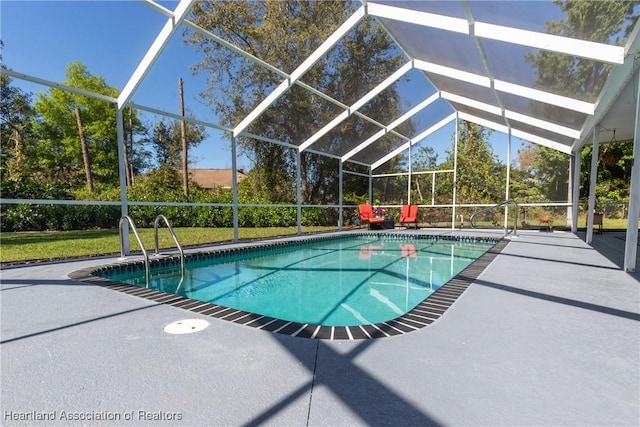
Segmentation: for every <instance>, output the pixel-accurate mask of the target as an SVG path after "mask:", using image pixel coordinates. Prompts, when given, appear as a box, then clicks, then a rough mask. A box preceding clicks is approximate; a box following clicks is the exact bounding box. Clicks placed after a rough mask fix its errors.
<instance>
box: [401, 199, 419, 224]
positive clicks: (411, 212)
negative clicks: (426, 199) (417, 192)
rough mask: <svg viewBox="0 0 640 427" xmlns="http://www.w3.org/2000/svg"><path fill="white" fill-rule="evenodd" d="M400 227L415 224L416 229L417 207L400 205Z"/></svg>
mask: <svg viewBox="0 0 640 427" xmlns="http://www.w3.org/2000/svg"><path fill="white" fill-rule="evenodd" d="M399 222H400V225H401V226H402V225H403V224H415V226H416V230H417V229H418V205H402V208H401V210H400V221H399Z"/></svg>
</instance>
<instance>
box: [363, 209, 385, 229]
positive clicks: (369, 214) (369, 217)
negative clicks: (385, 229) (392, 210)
mask: <svg viewBox="0 0 640 427" xmlns="http://www.w3.org/2000/svg"><path fill="white" fill-rule="evenodd" d="M358 213H359V214H360V224H364V223H366V224H367V225H368V228H369V230H370V229H371V224H381V223H382V221H384V218H376V217H375V216H374V215H373V207H371V205H369V204H365V205H358Z"/></svg>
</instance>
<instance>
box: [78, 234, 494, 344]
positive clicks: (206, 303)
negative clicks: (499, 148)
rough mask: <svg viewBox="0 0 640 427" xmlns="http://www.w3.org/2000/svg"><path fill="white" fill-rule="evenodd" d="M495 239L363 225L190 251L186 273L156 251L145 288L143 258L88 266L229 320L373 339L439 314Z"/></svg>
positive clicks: (109, 278) (115, 281)
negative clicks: (357, 229)
mask: <svg viewBox="0 0 640 427" xmlns="http://www.w3.org/2000/svg"><path fill="white" fill-rule="evenodd" d="M495 244H496V240H492V239H473V238H450V237H448V238H442V237H435V236H416V235H402V234H388V235H385V234H371V233H363V234H361V235H347V236H341V237H332V238H309V239H304V240H302V241H296V242H289V243H288V244H282V243H272V244H265V245H262V246H259V247H249V248H236V249H234V250H219V251H213V252H209V253H198V254H192V255H191V256H189V259H188V262H187V265H186V269H185V273H184V276H182V275H181V274H180V268H179V261H177V260H176V259H175V257H174V258H170V259H164V260H154V262H153V263H152V264H153V266H154V267H153V269H152V273H151V280H150V284H149V286H148V287H147V285H146V280H145V274H144V268H142V265H141V264H137V265H131V264H125V265H117V264H116V265H111V266H106V268H100V269H94V270H93V271H90V272H84V273H85V274H84V275H85V276H92V277H94V278H96V276H97V278H98V279H103V281H105V282H108V284H110V285H111V286H118V285H119V286H120V287H121V288H122V286H124V287H125V288H132V287H135V288H134V289H133V290H132V289H129V291H130V292H129V293H134V292H135V289H138V291H140V292H138V294H139V295H140V296H145V297H148V295H155V296H156V297H158V296H157V295H156V294H160V295H162V296H164V298H166V297H167V295H172V296H174V298H176V299H175V301H177V303H176V305H178V306H181V307H183V308H188V309H192V311H197V312H200V313H203V314H209V315H213V316H215V317H220V318H223V319H225V320H231V321H234V322H237V323H241V322H245V323H243V324H249V325H250V326H255V327H259V328H264V329H267V330H274V329H272V328H274V327H275V326H279V328H278V329H275V330H274V331H275V332H282V331H284V332H283V333H289V332H296V335H299V334H300V333H302V335H301V336H304V335H309V334H312V335H313V334H315V335H318V333H319V332H321V329H326V328H330V330H331V338H336V337H335V328H340V329H341V330H343V331H344V332H346V334H345V338H354V336H353V335H354V334H355V335H364V336H362V338H367V337H368V338H371V337H372V336H370V335H371V334H370V333H369V334H368V333H366V331H367V330H369V331H372V329H371V327H373V335H380V334H378V333H377V332H376V330H377V331H378V332H379V327H380V325H385V326H384V327H387V326H388V325H389V324H390V322H396V323H397V322H398V321H400V320H402V321H403V322H404V323H403V326H405V328H401V329H406V327H408V328H409V330H415V329H418V328H419V327H423V326H425V325H426V324H429V323H431V322H432V321H433V320H435V319H436V318H437V317H439V316H440V315H442V313H444V311H445V310H446V308H447V307H448V305H450V304H452V303H453V301H455V298H457V295H456V294H461V293H462V292H463V291H464V288H465V286H463V284H462V283H455V282H454V283H451V278H453V277H455V276H456V275H457V274H459V273H460V272H461V271H462V270H464V269H465V268H467V267H468V266H469V265H470V264H472V263H473V262H474V261H475V260H476V259H478V258H479V257H482V256H483V254H485V253H486V252H487V251H488V250H489V249H490V248H491V247H493V246H494V245H495ZM86 273H89V274H86ZM82 275H83V274H80V276H82ZM458 282H459V281H458ZM123 283H125V284H128V286H127V285H122V284H123ZM445 284H449V286H448V289H444V285H445ZM467 286H468V285H467ZM119 290H121V289H119ZM134 294H135V293H134ZM173 294H175V295H173ZM176 295H178V296H179V297H178V296H176ZM180 297H182V298H180ZM158 298H159V297H158ZM159 301H160V302H165V301H169V300H165V301H162V300H159ZM276 321H277V322H276ZM376 325H377V327H376ZM267 326H268V327H267ZM396 327H398V325H396ZM296 328H297V329H296ZM293 329H296V330H295V331H293ZM409 330H402V332H408V331H409ZM354 331H355V332H354ZM361 331H364V332H365V333H364V334H360V332H361ZM325 332H326V331H325ZM315 335H314V337H316V336H315ZM320 335H323V334H320ZM382 335H385V336H386V335H388V334H384V333H383V334H382ZM309 336H311V335H309Z"/></svg>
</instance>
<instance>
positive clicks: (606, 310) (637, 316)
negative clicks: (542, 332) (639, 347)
mask: <svg viewBox="0 0 640 427" xmlns="http://www.w3.org/2000/svg"><path fill="white" fill-rule="evenodd" d="M473 285H474V286H475V285H480V286H486V287H488V288H493V289H498V290H501V291H506V292H512V293H514V294H518V295H524V296H527V297H531V298H538V299H541V300H544V301H549V302H554V303H557V304H565V305H570V306H572V307H578V308H582V309H585V310H591V311H596V312H598V313H603V314H609V315H611V316H617V317H622V318H624V319H629V320H635V321H640V313H633V312H630V311H624V310H618V309H617V308H611V307H606V306H603V305H597V304H591V303H588V302H583V301H577V300H574V299H569V298H563V297H558V296H554V295H548V294H543V293H540V292H535V291H529V290H526V289H520V288H514V287H512V286H507V285H499V284H497V283H493V282H487V281H484V280H478V279H476V281H475V282H474V283H473Z"/></svg>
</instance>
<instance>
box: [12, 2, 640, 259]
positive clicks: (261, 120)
mask: <svg viewBox="0 0 640 427" xmlns="http://www.w3.org/2000/svg"><path fill="white" fill-rule="evenodd" d="M615 4H618V7H616V6H615ZM598 5H600V6H598ZM619 5H623V7H619ZM1 7H2V9H3V10H2V19H3V28H4V31H3V34H2V38H3V43H4V48H3V58H2V59H3V68H2V73H3V74H4V75H5V76H6V77H8V78H10V79H11V84H14V85H20V87H22V88H24V90H25V91H35V92H42V91H47V90H49V91H50V92H49V95H47V96H45V97H41V96H39V97H38V100H37V101H36V102H39V103H40V104H39V105H40V107H41V110H42V111H48V113H50V114H51V117H54V116H55V115H56V114H57V113H56V111H58V110H55V107H56V103H55V102H53V101H55V100H58V101H59V102H62V101H61V100H62V98H64V97H65V96H66V97H68V98H69V99H72V100H73V99H75V100H77V99H80V98H82V99H83V100H89V101H83V102H82V103H81V102H79V101H75V102H76V104H77V105H76V106H75V111H76V115H74V117H73V121H72V126H71V129H70V130H69V131H68V132H67V131H65V130H64V129H63V126H62V125H60V126H59V128H56V127H55V126H53V125H51V124H50V123H49V124H48V125H47V126H48V127H47V129H46V130H47V131H48V132H49V134H48V135H51V136H50V137H49V138H43V139H40V140H39V144H40V145H37V144H36V149H35V151H36V152H39V153H41V156H42V157H43V158H46V157H47V156H48V154H47V153H50V152H53V151H55V150H58V151H61V150H64V147H63V145H60V146H56V135H57V137H58V138H60V139H64V138H66V137H69V138H71V139H74V141H77V140H78V139H82V138H83V135H82V131H80V135H78V129H82V126H81V121H82V119H81V115H80V111H81V110H82V113H83V114H85V121H86V122H87V123H89V122H90V119H89V118H87V117H88V116H89V115H90V114H92V113H91V112H90V111H87V112H85V111H84V110H91V111H93V112H94V113H95V114H101V115H103V116H104V115H106V116H110V117H112V119H110V121H107V123H108V124H109V125H108V126H107V128H109V127H110V129H111V130H112V131H113V135H114V138H113V141H112V142H113V143H110V142H109V141H110V140H109V138H106V137H105V138H104V141H103V142H99V141H98V138H94V141H93V142H92V141H91V140H90V141H89V143H93V144H95V147H93V148H91V149H87V150H84V151H83V152H81V151H80V144H77V147H76V148H75V150H76V153H77V155H76V156H75V157H74V159H75V160H74V161H79V162H82V159H83V157H82V155H81V154H87V153H86V152H87V151H89V152H90V153H91V157H92V161H93V165H94V171H93V173H94V179H96V180H98V179H100V177H102V179H104V180H106V181H108V180H112V181H113V182H115V183H116V185H117V186H118V188H119V192H115V193H113V194H112V198H111V199H109V198H108V197H106V198H105V197H102V198H100V199H96V198H94V199H92V198H91V196H89V197H86V198H85V199H84V200H68V199H69V198H68V197H58V199H56V198H55V197H52V198H47V199H24V198H6V197H5V195H4V194H3V199H2V204H3V205H4V206H7V205H23V204H32V205H35V204H85V205H86V204H95V205H112V206H120V209H121V214H122V215H127V214H129V213H130V210H131V208H132V207H135V206H158V207H159V208H158V209H159V210H158V212H160V213H161V212H162V209H163V208H169V207H174V206H197V205H200V206H204V207H206V208H210V209H211V210H216V209H227V210H228V211H230V215H231V216H230V218H232V221H231V223H230V224H229V225H232V226H233V228H234V238H235V240H238V238H239V230H240V229H241V228H242V225H243V223H244V220H243V218H244V217H243V215H246V214H247V212H251V211H252V210H254V209H260V208H262V207H265V206H273V205H275V206H276V207H279V208H283V209H284V208H286V209H291V210H293V212H295V214H294V216H295V217H294V219H293V220H294V222H295V223H296V224H297V226H298V233H300V230H301V224H302V223H303V221H304V218H307V216H308V212H313V210H314V209H318V208H322V209H324V210H327V211H330V212H333V213H334V215H335V217H334V218H333V219H332V220H335V223H336V224H337V226H338V227H340V228H341V227H343V226H345V225H346V224H347V223H350V222H351V221H352V218H353V217H354V215H355V208H356V207H357V204H358V203H359V202H364V201H365V200H366V201H368V202H369V203H370V204H372V205H377V206H382V207H384V208H385V209H387V210H388V211H393V212H396V211H398V210H399V208H400V206H401V205H403V204H418V205H419V207H420V210H421V215H423V221H424V222H425V223H426V224H434V225H435V224H439V225H444V226H447V227H452V228H455V227H459V226H461V225H462V224H466V223H467V221H468V217H469V216H470V214H472V213H473V212H475V211H477V210H480V209H482V208H486V207H490V206H493V205H499V204H501V203H503V202H505V201H508V200H509V201H513V202H514V203H516V204H517V206H518V207H516V210H515V212H514V210H513V209H511V210H510V209H503V208H498V209H496V211H495V212H496V213H497V214H498V219H497V220H495V224H496V225H497V226H499V227H504V228H505V229H507V228H510V227H512V226H513V218H512V217H513V215H514V214H515V213H517V212H518V211H520V212H526V208H527V207H535V206H538V205H543V206H547V207H551V208H553V209H556V211H557V212H560V215H562V217H563V218H564V219H566V225H567V227H569V228H570V229H571V231H573V232H576V231H577V229H578V214H579V213H580V212H581V209H582V212H586V222H585V226H586V239H587V241H588V242H590V241H591V239H592V238H593V229H594V211H595V210H596V204H597V200H596V185H597V182H596V180H595V179H588V178H587V179H586V180H585V179H584V178H583V177H584V176H587V177H596V176H597V167H598V162H599V155H598V153H599V150H600V148H601V147H602V146H603V145H605V144H609V143H611V142H612V141H633V143H632V144H633V155H632V158H633V159H638V158H640V148H639V147H638V144H637V140H638V137H637V136H638V132H639V127H638V126H639V115H640V110H639V108H638V106H639V105H640V102H639V99H640V98H639V97H640V91H639V90H638V88H639V87H640V75H639V73H638V69H639V67H640V36H639V34H638V33H639V32H640V27H639V26H638V25H637V20H636V18H637V17H638V14H639V12H640V7H639V6H638V2H588V1H575V2H543V1H469V0H460V1H371V2H369V1H364V0H363V1H355V2H297V1H295V2H294V1H292V2H271V3H270V2H267V3H264V2H246V3H245V2H217V1H193V0H181V1H179V2H155V1H152V0H145V1H140V2H65V3H60V2H3V4H2V5H1ZM599 7H603V8H605V7H611V9H606V10H608V11H609V13H602V11H603V10H605V9H602V10H600V9H598V8H599ZM616 11H617V12H616ZM38 13H40V14H41V15H42V16H45V15H49V16H51V18H50V19H46V18H45V17H43V18H42V21H41V22H33V17H34V16H36V15H38ZM56 13H61V14H64V15H65V16H68V17H71V16H73V19H72V20H71V19H66V20H64V21H60V20H58V19H55V18H54V15H55V14H56ZM27 23H29V24H28V25H27ZM34 26H36V27H37V31H36V30H34ZM62 26H66V27H68V28H62ZM47 31H49V32H50V36H49V35H47V34H48V33H47ZM56 34H57V35H60V34H62V36H63V37H66V38H65V39H64V40H63V42H61V43H58V42H56V41H55V40H54V35H56ZM18 44H19V46H20V47H19V48H17V45H18ZM84 63H86V64H87V67H86V68H83V67H84V65H83V64H84ZM68 64H75V67H76V68H75V69H76V73H74V72H73V70H74V68H73V67H69V66H68ZM65 66H67V71H66V79H65V76H64V75H63V73H64V71H65ZM101 67H104V68H101ZM87 69H90V71H91V73H95V75H98V76H107V80H108V81H109V84H110V85H114V86H113V87H112V86H107V85H105V84H104V80H102V81H100V80H99V79H98V80H95V79H92V78H91V77H92V75H91V74H90V73H89V72H88V71H87ZM182 78H184V89H182V88H183V86H182V85H180V86H179V85H177V82H178V80H179V79H182ZM3 86H4V83H3ZM178 90H180V92H181V95H182V97H181V99H183V105H180V104H179V102H178V94H177V92H178ZM182 90H184V93H182ZM63 94H64V95H63ZM71 103H72V104H73V102H71ZM81 104H82V105H81ZM47 105H48V107H47V108H48V109H47V108H45V107H46V106H47ZM98 112H99V113H98ZM15 115H18V113H17V112H16V114H15ZM172 120H174V121H177V122H179V123H182V124H183V126H184V127H187V128H189V129H191V130H192V131H193V132H195V133H197V132H200V137H199V142H200V141H204V142H202V143H201V144H200V145H199V147H198V150H199V151H198V152H197V153H199V154H194V151H191V153H192V154H191V155H192V156H197V155H200V156H201V160H203V161H207V160H213V159H217V160H221V161H220V163H219V164H220V165H222V167H223V168H226V169H229V170H231V171H232V172H231V173H232V183H231V199H230V200H227V201H218V202H212V203H208V204H207V203H201V202H189V203H187V202H182V201H168V200H151V199H148V198H147V199H144V200H143V199H141V198H136V197H133V196H131V194H130V193H128V192H127V188H128V187H130V186H131V185H132V183H133V181H134V180H135V177H134V176H133V175H134V174H133V173H132V172H131V171H132V170H133V169H135V168H134V166H133V165H132V162H134V158H133V157H132V152H133V151H135V148H134V146H133V143H134V141H135V140H136V139H137V140H138V142H140V141H143V140H145V141H147V142H148V141H149V140H152V139H153V138H154V137H156V139H157V138H159V137H158V132H159V130H158V129H160V130H161V127H160V128H158V127H156V128H154V132H156V133H155V134H154V135H151V134H152V133H153V132H151V131H148V132H147V134H146V135H137V136H136V137H134V134H135V133H136V132H137V131H136V130H135V129H136V126H137V125H140V126H142V124H143V123H144V122H145V121H147V122H150V121H155V122H162V123H164V124H165V131H167V128H170V127H171V125H170V123H171V121H172ZM76 124H77V127H73V126H75V125H76ZM42 126H44V125H42ZM85 128H86V129H85V130H86V132H87V133H88V134H91V132H94V135H95V134H97V132H98V131H97V130H96V129H90V126H89V125H87V126H85ZM13 131H14V133H13V134H12V135H14V136H13V139H12V142H11V143H10V144H9V145H8V146H9V147H10V148H11V150H12V155H14V157H15V153H16V152H17V151H19V150H20V142H21V141H22V139H21V138H23V136H20V132H19V129H17V128H14V129H13ZM65 132H67V133H65ZM104 132H105V133H108V130H104ZM489 136H490V137H491V141H492V142H491V146H492V150H493V152H492V153H491V154H490V157H489V158H494V157H498V158H500V160H501V164H502V165H503V167H501V168H494V169H493V170H489V171H485V172H484V173H487V174H488V175H486V176H492V177H494V178H496V179H498V180H499V182H500V186H499V188H500V191H499V192H497V193H495V192H494V194H491V195H487V194H485V193H483V186H484V185H487V184H488V183H487V178H486V176H485V175H483V176H478V177H477V178H478V179H476V180H475V181H473V180H472V181H471V182H472V183H471V184H468V185H470V188H472V189H474V191H475V190H477V191H476V192H474V191H467V192H466V193H465V195H464V197H462V196H461V194H460V191H461V187H460V182H459V177H460V176H462V175H463V173H465V172H469V171H475V170H477V169H474V168H479V167H480V166H478V165H475V166H473V165H471V164H469V163H463V164H459V161H458V160H459V159H461V158H462V157H461V153H460V151H463V150H467V151H471V152H473V151H474V150H475V149H476V148H475V145H474V144H473V143H472V142H473V141H475V139H478V138H479V139H486V138H487V137H489ZM145 138H146V139H145ZM474 138H475V139H474ZM89 139H91V138H89ZM472 140H473V141H472ZM105 141H106V142H105ZM100 144H102V145H100ZM184 144H186V142H185V143H184ZM522 144H533V145H534V146H542V147H545V149H550V150H552V151H553V152H558V153H562V154H563V155H564V157H562V156H561V157H560V158H561V159H563V160H562V161H561V162H560V163H559V167H560V168H561V169H562V170H563V171H562V173H561V174H560V175H562V176H565V177H566V179H565V181H563V182H562V185H561V186H560V187H561V188H560V190H559V191H558V193H557V194H559V196H558V199H556V200H552V201H549V200H546V201H545V202H544V203H542V202H541V201H539V200H535V197H534V198H529V199H526V200H525V199H523V198H520V199H519V197H518V195H515V194H514V189H513V185H512V184H513V183H512V172H513V171H512V165H513V164H514V163H515V162H516V160H517V159H516V158H517V151H519V150H518V147H520V146H521V145H522ZM38 147H39V148H38ZM56 147H57V148H56ZM223 147H224V148H223ZM586 147H589V148H590V150H591V164H589V165H583V164H582V162H581V158H582V157H581V156H582V152H583V149H585V148H586ZM91 150H94V151H93V152H91ZM138 150H139V151H138V160H139V159H143V160H144V157H145V155H147V156H149V155H150V154H148V153H147V154H145V151H144V149H140V148H138ZM3 151H6V150H5V146H4V145H3ZM185 152H186V150H185ZM6 154H7V153H5V154H4V155H3V157H5V158H6V157H7V156H6ZM436 155H439V156H440V159H443V158H444V159H445V161H444V162H441V163H439V164H438V163H437V162H436V161H435V159H436V157H435V156H436ZM69 156H70V157H69V159H71V158H72V157H73V156H72V154H69ZM87 157H89V156H88V155H85V156H84V158H87ZM178 157H179V156H178ZM105 158H111V159H112V162H111V163H109V161H107V160H104V159H105ZM78 159H79V160H78ZM100 161H103V163H100V164H99V162H100ZM183 161H184V163H183V164H182V165H176V167H182V168H184V169H188V167H189V166H188V165H187V158H186V155H184V156H183ZM7 162H8V161H7ZM7 162H5V160H3V168H4V169H7V168H14V169H20V167H22V168H23V172H22V173H26V172H25V171H24V168H25V167H26V166H25V165H24V164H22V165H21V164H20V162H16V160H15V158H14V159H13V161H12V162H13V163H11V162H8V163H7ZM68 162H70V160H68V161H67V163H68ZM16 163H17V164H16ZM61 163H62V164H63V166H64V163H65V162H61ZM480 163H482V162H480ZM42 164H46V162H44V161H41V162H40V165H42ZM80 164H81V163H80ZM110 164H111V165H114V164H115V165H117V167H112V168H109V167H103V168H102V169H101V168H100V165H110ZM274 165H278V166H281V167H279V168H278V171H277V173H276V172H275V171H274V170H275V169H274V167H275V166H274ZM63 166H56V167H59V168H60V170H63V169H64V167H63ZM40 167H41V168H42V166H40ZM53 167H54V166H53V165H51V168H53ZM147 167H148V165H147ZM45 169H46V168H43V170H45ZM85 169H86V168H85ZM139 169H141V170H144V168H139ZM239 169H245V172H246V171H247V170H248V173H249V176H251V171H252V170H253V171H254V175H253V177H252V179H253V180H254V181H257V182H258V183H259V184H260V185H263V186H264V185H266V186H269V187H270V188H271V189H272V192H273V193H274V197H273V198H272V199H271V200H266V201H264V202H256V201H252V202H251V203H246V202H243V199H242V194H239V180H238V170H239ZM51 170H53V169H51ZM257 171H259V172H257ZM42 173H45V172H42ZM56 173H57V172H56ZM283 175H284V177H283ZM87 178H88V176H87ZM585 185H587V186H588V198H587V199H586V200H581V199H580V187H581V186H582V187H583V188H584V187H585ZM630 185H631V187H630V197H629V203H628V206H626V207H625V208H624V209H623V210H625V213H624V216H625V219H626V224H627V225H626V229H627V232H626V253H625V262H624V268H625V270H627V271H634V270H635V268H636V266H635V260H636V251H637V244H638V218H639V213H640V165H638V164H637V163H636V164H634V165H633V167H632V171H631V177H630ZM585 192H586V190H585ZM474 195H475V196H474ZM481 195H482V197H481ZM474 197H476V199H475V200H474V199H473V198H474Z"/></svg>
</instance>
